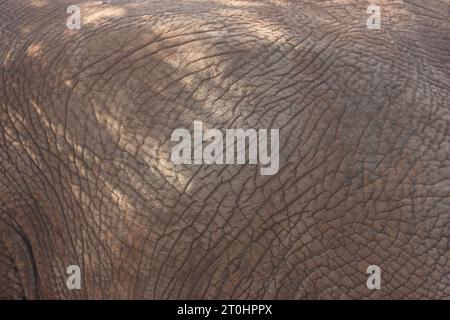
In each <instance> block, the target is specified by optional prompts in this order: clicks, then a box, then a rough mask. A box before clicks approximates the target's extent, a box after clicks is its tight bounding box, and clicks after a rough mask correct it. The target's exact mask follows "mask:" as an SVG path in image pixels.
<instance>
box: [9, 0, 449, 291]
mask: <svg viewBox="0 0 450 320" xmlns="http://www.w3.org/2000/svg"><path fill="white" fill-rule="evenodd" d="M73 2H74V1H72V0H70V1H66V0H58V1H50V0H48V1H46V0H40V1H37V0H35V1H31V0H30V1H27V0H3V1H1V2H0V67H1V74H0V76H1V77H0V125H1V126H0V298H208V299H212V298H289V299H292V298H364V297H367V298H381V297H382V298H449V297H450V275H449V272H450V260H449V259H450V251H449V249H450V248H449V236H450V131H449V130H450V127H449V125H450V109H449V103H448V101H449V85H450V81H449V79H450V71H449V70H450V22H449V19H450V16H449V10H450V3H449V1H438V0H432V1H414V0H408V1H406V0H405V1H379V2H378V3H379V4H381V5H382V17H383V22H382V30H380V31H371V30H368V29H367V28H366V19H367V14H366V7H367V4H366V3H365V2H364V1H356V0H355V1H344V0H341V1H271V2H266V1H240V2H237V1H236V2H234V1H225V0H223V1H194V0H186V1H181V0H180V1H143V2H142V3H128V2H131V1H113V2H117V3H111V4H102V2H101V1H80V2H79V3H81V8H82V13H83V15H82V17H83V26H82V29H81V30H80V31H70V30H67V29H66V28H65V23H66V18H67V14H66V12H65V10H66V7H67V6H68V5H70V4H74V3H73ZM194 119H195V120H201V121H203V123H204V125H205V126H207V127H212V128H233V127H237V128H250V127H252V128H280V129H281V130H280V161H281V162H280V171H279V173H278V174H277V175H275V176H260V175H259V173H258V169H257V167H255V166H206V165H203V166H200V165H196V166H194V165H192V166H174V165H173V164H172V163H171V162H170V150H171V146H172V144H171V142H170V135H171V133H172V131H173V130H174V129H175V128H178V127H185V128H189V129H191V128H192V123H193V121H194ZM71 264H78V265H80V266H81V269H82V276H83V278H82V279H83V280H82V290H80V291H69V290H67V289H66V287H65V281H66V274H65V270H66V267H67V266H68V265H71ZM369 264H377V265H379V266H380V267H381V269H382V270H383V273H382V290H379V291H369V290H368V289H367V288H366V286H365V283H366V279H367V275H366V274H365V271H366V268H367V266H368V265H369Z"/></svg>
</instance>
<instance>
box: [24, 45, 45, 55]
mask: <svg viewBox="0 0 450 320" xmlns="http://www.w3.org/2000/svg"><path fill="white" fill-rule="evenodd" d="M27 55H28V56H29V57H30V58H37V57H39V56H41V55H42V45H40V44H39V43H32V44H31V45H30V46H29V47H28V49H27Z"/></svg>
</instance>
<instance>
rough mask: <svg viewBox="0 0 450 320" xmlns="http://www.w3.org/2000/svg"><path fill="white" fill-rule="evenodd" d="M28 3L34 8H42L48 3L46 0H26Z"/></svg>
mask: <svg viewBox="0 0 450 320" xmlns="http://www.w3.org/2000/svg"><path fill="white" fill-rule="evenodd" d="M28 5H30V6H32V7H35V8H42V7H45V6H47V5H48V0H30V1H28Z"/></svg>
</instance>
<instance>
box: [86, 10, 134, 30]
mask: <svg viewBox="0 0 450 320" xmlns="http://www.w3.org/2000/svg"><path fill="white" fill-rule="evenodd" d="M86 11H87V12H86V13H84V14H83V16H84V15H86V17H85V18H84V19H83V21H82V24H84V25H94V26H97V25H100V24H101V23H103V22H105V21H107V20H109V19H111V18H117V17H122V16H124V15H125V14H126V10H125V9H124V8H119V7H110V8H101V7H98V6H95V8H92V7H89V10H86Z"/></svg>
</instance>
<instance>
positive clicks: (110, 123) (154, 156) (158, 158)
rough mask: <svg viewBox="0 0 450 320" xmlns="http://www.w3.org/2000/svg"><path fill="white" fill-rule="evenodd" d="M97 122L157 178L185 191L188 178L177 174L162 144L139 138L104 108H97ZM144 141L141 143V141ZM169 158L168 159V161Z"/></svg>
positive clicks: (121, 147)
mask: <svg viewBox="0 0 450 320" xmlns="http://www.w3.org/2000/svg"><path fill="white" fill-rule="evenodd" d="M94 112H95V114H96V118H97V121H98V122H99V124H100V125H101V126H103V127H104V128H105V129H107V130H108V131H110V132H111V134H112V135H113V136H117V135H119V136H120V139H119V140H118V147H119V148H120V149H123V150H125V151H126V152H128V153H129V154H131V155H133V156H137V157H140V158H142V159H143V161H144V162H145V163H146V164H147V167H146V168H147V169H148V170H150V171H151V172H152V173H153V174H154V175H155V176H157V177H158V176H161V175H162V176H163V177H164V179H166V180H167V181H168V182H169V183H170V184H171V186H172V187H174V188H175V189H176V190H178V191H184V188H185V185H186V184H187V181H188V179H187V177H186V176H184V175H182V174H180V173H177V172H176V171H175V166H174V164H172V162H170V161H169V159H170V153H169V152H167V155H164V153H163V152H162V151H161V148H158V147H157V146H161V143H160V142H158V141H156V140H154V139H152V138H151V137H150V136H146V137H145V138H144V137H138V136H136V135H135V134H133V132H131V131H129V130H127V129H126V128H124V127H122V126H121V124H120V123H119V122H118V121H117V120H116V119H114V118H113V117H112V116H111V115H109V114H108V113H107V112H104V111H103V110H102V108H95V110H94ZM142 140H143V141H144V142H143V143H139V141H142ZM166 157H167V159H166Z"/></svg>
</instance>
